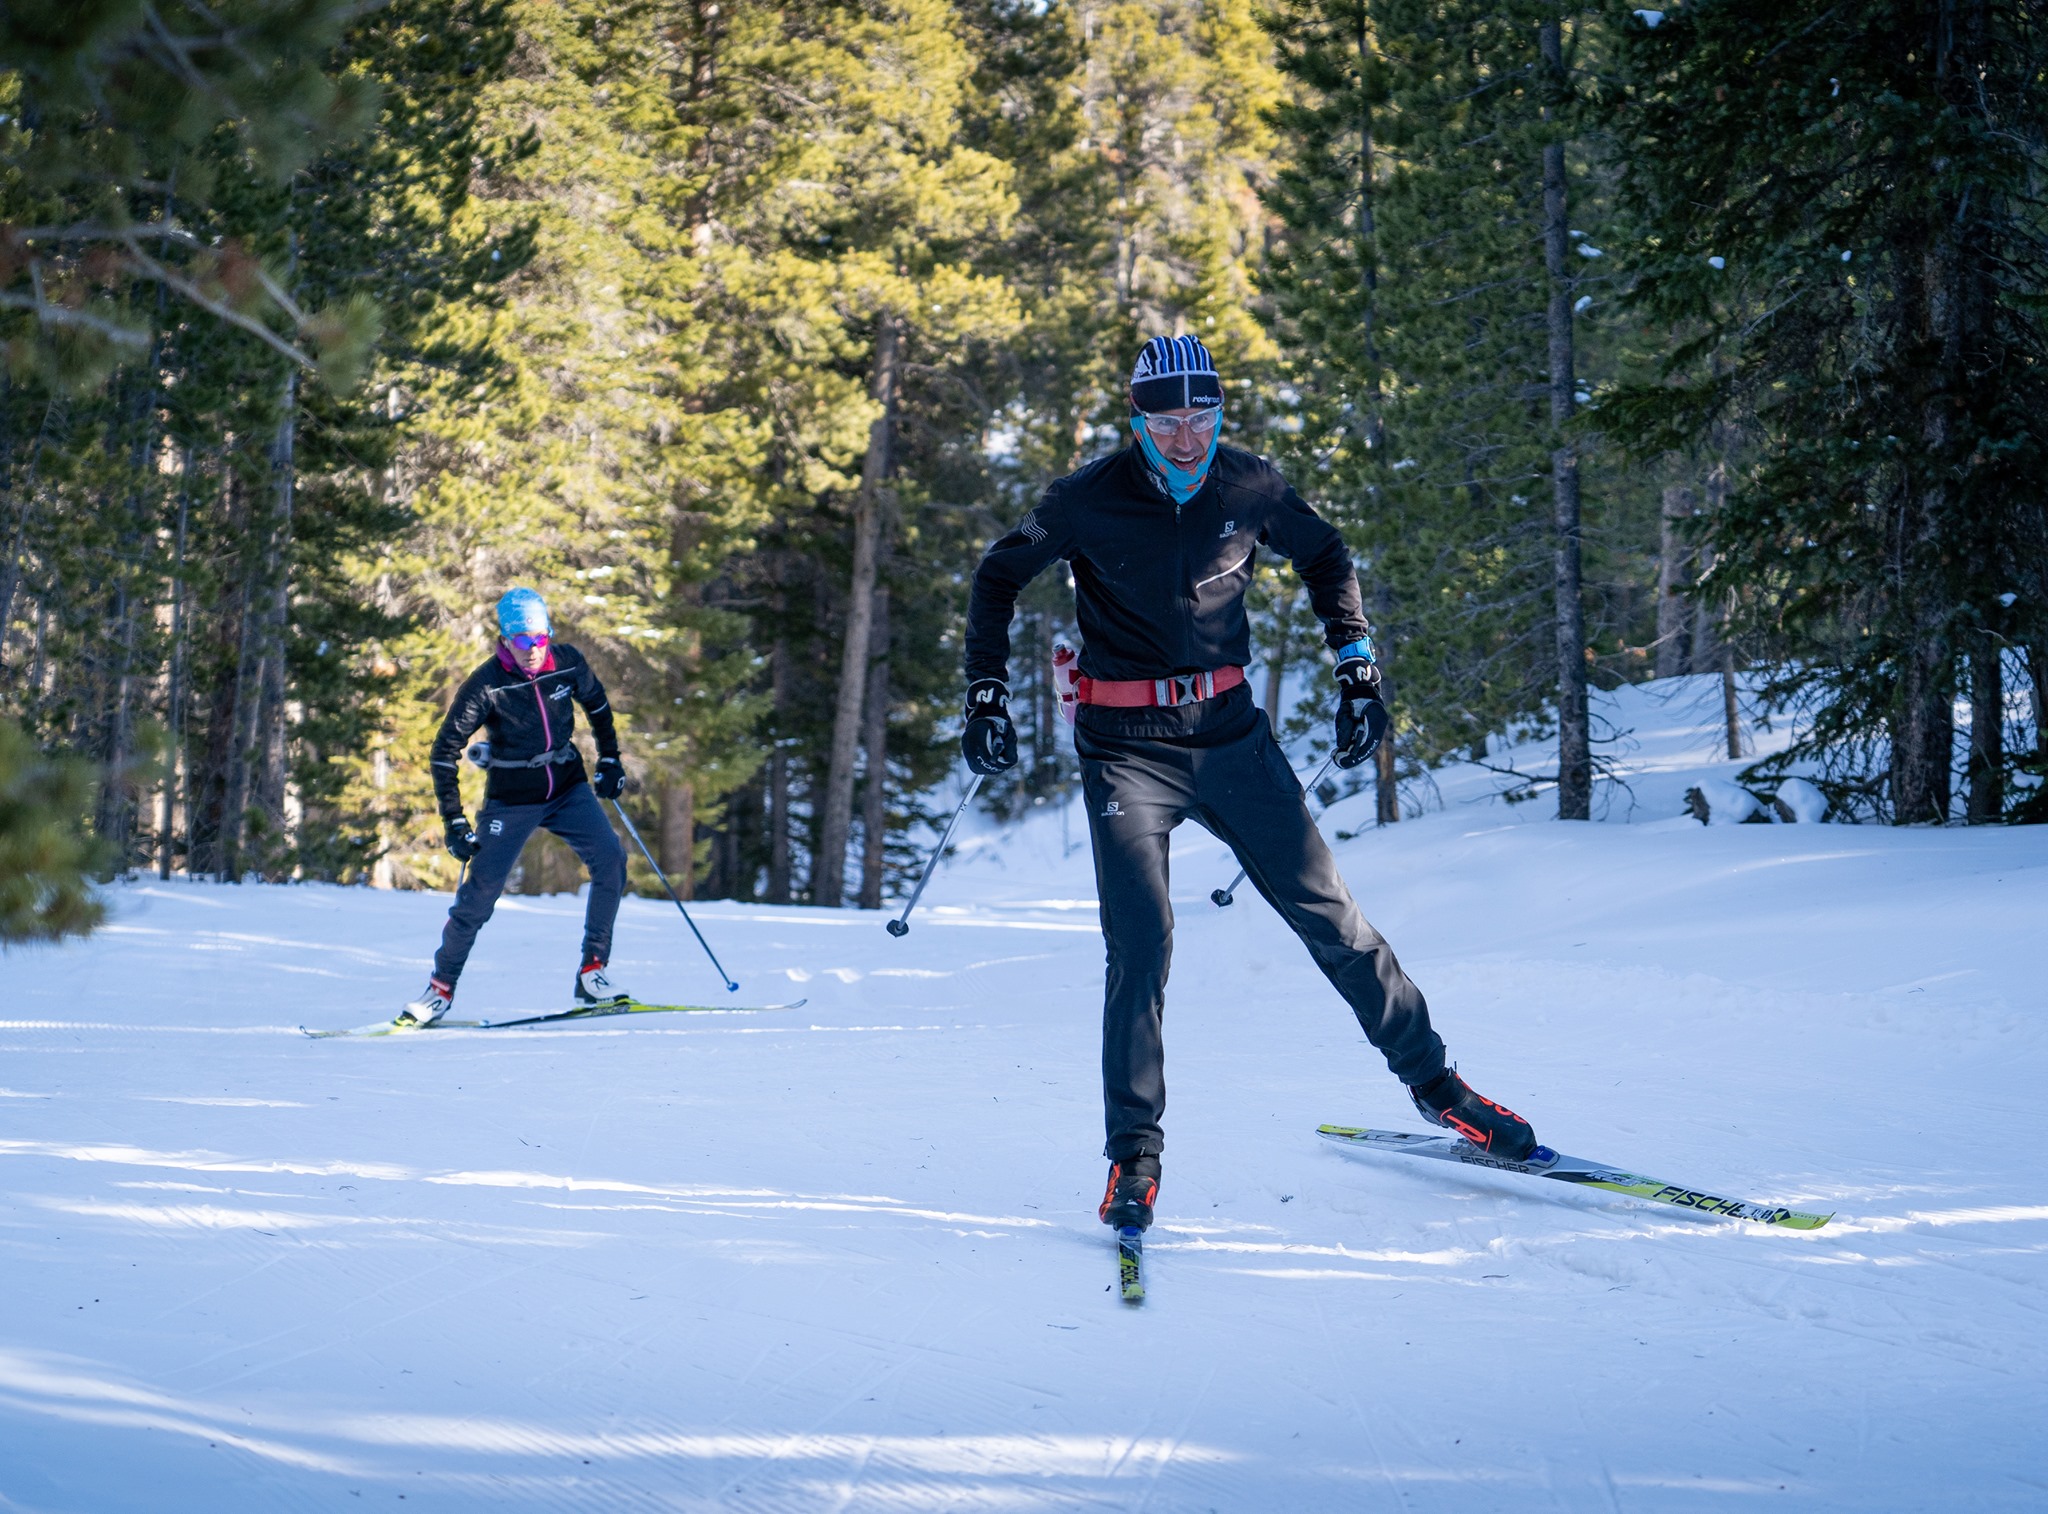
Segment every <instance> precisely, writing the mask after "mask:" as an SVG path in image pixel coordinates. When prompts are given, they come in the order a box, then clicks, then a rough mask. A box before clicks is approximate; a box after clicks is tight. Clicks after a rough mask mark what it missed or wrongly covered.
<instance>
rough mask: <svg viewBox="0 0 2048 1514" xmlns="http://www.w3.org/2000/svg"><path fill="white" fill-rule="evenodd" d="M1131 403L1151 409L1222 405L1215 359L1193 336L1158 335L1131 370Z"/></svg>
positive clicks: (1221, 383)
mask: <svg viewBox="0 0 2048 1514" xmlns="http://www.w3.org/2000/svg"><path fill="white" fill-rule="evenodd" d="M1131 403H1132V404H1133V405H1135V406H1137V408H1138V409H1140V410H1144V411H1148V412H1151V411H1159V410H1187V409H1193V408H1195V407H1197V406H1209V405H1216V406H1221V405H1222V403H1223V380H1222V379H1220V378H1218V377H1217V376H1216V360H1215V359H1214V358H1213V357H1211V356H1209V349H1208V348H1207V347H1204V346H1203V345H1202V344H1201V343H1200V342H1199V341H1197V340H1195V338H1193V337H1191V336H1155V337H1154V338H1152V340H1151V341H1149V342H1147V343H1146V344H1145V350H1144V351H1143V352H1140V353H1139V354H1138V362H1137V366H1136V367H1134V368H1132V369H1131Z"/></svg>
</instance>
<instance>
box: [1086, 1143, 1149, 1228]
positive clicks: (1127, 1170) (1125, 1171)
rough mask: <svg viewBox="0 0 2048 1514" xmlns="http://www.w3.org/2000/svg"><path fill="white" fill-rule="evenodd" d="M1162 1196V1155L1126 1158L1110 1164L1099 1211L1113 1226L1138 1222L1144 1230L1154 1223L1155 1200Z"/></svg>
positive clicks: (1101, 1217)
mask: <svg viewBox="0 0 2048 1514" xmlns="http://www.w3.org/2000/svg"><path fill="white" fill-rule="evenodd" d="M1158 1197H1159V1158H1157V1157H1125V1158H1124V1159H1123V1160H1122V1161H1121V1162H1112V1163H1110V1165H1109V1186H1108V1187H1107V1188H1105V1189H1104V1190H1103V1191H1102V1207H1101V1208H1100V1209H1098V1210H1096V1211H1095V1213H1096V1215H1097V1217H1098V1218H1100V1219H1101V1221H1102V1223H1103V1224H1105V1225H1108V1226H1110V1227H1112V1228H1113V1229H1116V1230H1122V1229H1123V1228H1124V1227H1125V1226H1127V1225H1135V1226H1136V1227H1137V1228H1138V1229H1140V1230H1144V1229H1146V1228H1148V1227H1149V1226H1150V1225H1151V1223H1152V1201H1153V1200H1154V1199H1156V1198H1158Z"/></svg>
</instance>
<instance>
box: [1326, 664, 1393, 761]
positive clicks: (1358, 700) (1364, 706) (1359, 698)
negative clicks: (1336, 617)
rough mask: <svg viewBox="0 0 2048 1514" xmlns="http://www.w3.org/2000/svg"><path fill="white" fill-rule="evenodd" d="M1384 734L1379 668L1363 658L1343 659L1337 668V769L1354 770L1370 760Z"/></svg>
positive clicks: (1383, 712)
mask: <svg viewBox="0 0 2048 1514" xmlns="http://www.w3.org/2000/svg"><path fill="white" fill-rule="evenodd" d="M1345 650H1346V651H1349V650H1351V649H1350V648H1349V647H1347V648H1345ZM1386 734H1387V707H1386V706H1385V705H1384V704H1382V703H1381V702H1380V670H1379V666H1378V664H1376V663H1373V662H1371V661H1368V660H1367V659H1366V658H1363V657H1346V658H1344V659H1343V660H1342V661H1340V662H1339V663H1338V664H1337V752H1336V757H1337V766H1338V767H1340V768H1355V767H1357V766H1358V765H1359V764H1360V763H1361V762H1363V761H1365V760H1366V758H1368V757H1370V756H1372V754H1373V748H1375V747H1377V746H1378V745H1379V744H1380V738H1381V737H1382V736H1384V735H1386Z"/></svg>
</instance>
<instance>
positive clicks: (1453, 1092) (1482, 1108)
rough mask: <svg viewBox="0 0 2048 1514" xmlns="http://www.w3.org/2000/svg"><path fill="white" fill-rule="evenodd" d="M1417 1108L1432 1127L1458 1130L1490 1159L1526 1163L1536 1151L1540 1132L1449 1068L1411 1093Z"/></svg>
mask: <svg viewBox="0 0 2048 1514" xmlns="http://www.w3.org/2000/svg"><path fill="white" fill-rule="evenodd" d="M1408 1097H1409V1098H1411V1099H1413V1100H1414V1101H1415V1108H1416V1111H1417V1112H1418V1113H1420V1114H1421V1116H1422V1117H1423V1118H1424V1119H1425V1120H1427V1121H1429V1123H1430V1124H1432V1125H1441V1126H1442V1127H1443V1128H1444V1129H1446V1130H1455V1131H1457V1132H1458V1134H1459V1135H1461V1136H1463V1137H1464V1138H1465V1139H1466V1140H1468V1141H1470V1142H1471V1143H1472V1144H1473V1145H1474V1146H1477V1147H1478V1148H1479V1149H1480V1150H1481V1151H1483V1152H1485V1153H1486V1154H1487V1155H1488V1156H1495V1157H1502V1158H1505V1159H1506V1160H1507V1161H1510V1162H1526V1161H1528V1160H1529V1156H1530V1153H1532V1152H1533V1151H1535V1149H1536V1132H1535V1131H1533V1130H1531V1129H1530V1128H1529V1122H1528V1121H1527V1120H1525V1119H1523V1118H1522V1117H1521V1116H1520V1115H1518V1114H1516V1113H1515V1112H1514V1111H1513V1110H1512V1109H1508V1108H1505V1107H1504V1106H1502V1105H1499V1104H1496V1103H1494V1102H1493V1100H1491V1099H1489V1098H1485V1097H1483V1096H1481V1095H1479V1094H1476V1093H1474V1092H1473V1091H1472V1090H1471V1088H1470V1087H1468V1086H1467V1084H1466V1082H1465V1080H1464V1079H1463V1078H1461V1077H1459V1076H1458V1073H1457V1069H1455V1068H1449V1067H1447V1068H1445V1069H1444V1070H1443V1071H1442V1072H1441V1073H1439V1074H1438V1075H1437V1076H1436V1077H1434V1078H1431V1079H1430V1080H1429V1081H1428V1082H1427V1083H1417V1084H1414V1085H1412V1086H1411V1087H1410V1088H1409V1090H1408Z"/></svg>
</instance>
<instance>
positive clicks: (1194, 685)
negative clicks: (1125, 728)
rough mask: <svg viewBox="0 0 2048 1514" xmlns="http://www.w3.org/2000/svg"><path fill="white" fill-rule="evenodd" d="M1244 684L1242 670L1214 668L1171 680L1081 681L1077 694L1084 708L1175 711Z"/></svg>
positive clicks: (1090, 679) (1182, 675) (1180, 674)
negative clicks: (1092, 705) (1107, 707)
mask: <svg viewBox="0 0 2048 1514" xmlns="http://www.w3.org/2000/svg"><path fill="white" fill-rule="evenodd" d="M1243 682H1244V669H1243V668H1217V669H1216V670H1215V671H1214V672H1210V673H1176V674H1174V675H1173V676H1172V677H1171V678H1085V677H1084V678H1083V679H1082V680H1081V682H1080V686H1079V688H1078V690H1077V692H1078V694H1079V695H1080V699H1081V703H1083V704H1100V705H1109V706H1111V707H1112V708H1115V709H1122V710H1139V709H1154V708H1164V709H1175V708H1178V707H1179V706H1181V705H1184V704H1200V703H1201V702H1202V701H1203V700H1205V699H1214V698H1215V697H1216V696H1217V695H1218V694H1227V693H1229V692H1230V691H1231V690H1232V689H1234V688H1236V687H1237V686H1238V685H1239V684H1241V683H1243Z"/></svg>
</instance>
